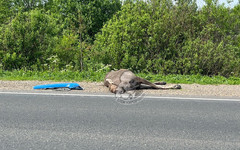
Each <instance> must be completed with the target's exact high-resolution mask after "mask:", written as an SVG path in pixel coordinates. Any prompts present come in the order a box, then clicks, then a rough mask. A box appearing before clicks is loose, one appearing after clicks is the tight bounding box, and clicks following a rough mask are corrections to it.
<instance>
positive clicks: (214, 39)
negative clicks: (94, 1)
mask: <svg viewBox="0 0 240 150" xmlns="http://www.w3.org/2000/svg"><path fill="white" fill-rule="evenodd" d="M238 10H239V5H237V6H236V7H235V8H233V9H230V8H227V7H225V6H224V5H216V4H215V3H214V2H212V1H208V4H207V5H206V6H204V7H203V8H202V9H198V8H197V5H196V3H195V2H194V1H186V2H185V1H179V2H178V3H177V4H176V5H174V4H173V3H172V2H171V1H170V0H161V1H151V2H144V1H137V2H135V3H127V4H125V5H124V6H123V7H122V9H121V11H120V12H118V13H117V14H116V15H115V16H114V17H113V18H112V19H111V20H110V21H108V22H107V24H106V25H105V26H104V27H103V29H102V32H101V33H99V34H98V35H97V36H96V41H95V44H94V51H95V52H96V54H97V56H96V60H98V61H100V62H103V63H104V64H111V65H112V67H113V68H117V69H119V68H130V69H132V70H133V71H135V72H142V71H143V72H153V73H162V74H202V75H223V76H232V75H236V76H237V75H240V67H239V66H240V47H239V42H240V41H239V36H240V35H239V26H240V21H239V17H240V14H239V11H238Z"/></svg>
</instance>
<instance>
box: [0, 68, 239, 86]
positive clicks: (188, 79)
mask: <svg viewBox="0 0 240 150" xmlns="http://www.w3.org/2000/svg"><path fill="white" fill-rule="evenodd" d="M100 66H102V65H100V64H99V67H100ZM109 69H110V68H109V67H103V68H98V69H97V71H91V70H89V71H82V72H77V71H71V70H63V71H56V70H55V71H31V70H23V69H22V70H13V71H3V70H1V69H0V80H39V81H41V80H44V81H45V80H51V81H68V82H80V81H91V82H93V81H97V82H100V81H103V80H104V77H105V75H106V73H107V72H108V71H109ZM137 76H140V77H142V78H145V79H148V80H150V81H152V82H154V81H166V82H167V83H177V84H193V83H197V84H214V85H217V84H226V85H238V84H240V78H237V77H230V78H226V77H222V76H212V77H209V76H201V75H177V74H169V75H161V74H157V75H156V74H151V73H147V74H145V73H139V74H137Z"/></svg>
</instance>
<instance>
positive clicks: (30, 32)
mask: <svg viewBox="0 0 240 150" xmlns="http://www.w3.org/2000/svg"><path fill="white" fill-rule="evenodd" d="M56 23H57V19H56V18H54V17H52V16H51V15H50V14H46V13H43V12H42V10H38V9H35V10H31V11H29V12H20V13H18V14H17V15H16V16H15V17H14V18H13V19H12V21H11V22H10V23H9V24H6V25H3V27H2V28H1V29H0V33H1V34H0V41H1V44H0V49H1V50H2V51H3V56H2V57H3V58H0V59H1V60H2V65H3V69H6V70H11V69H20V68H24V67H26V68H29V69H30V68H31V66H33V65H35V64H37V62H38V63H39V65H41V64H44V63H45V62H46V61H47V58H49V57H50V56H51V54H52V49H53V47H54V46H55V45H54V44H55V43H56V41H57V40H58V37H57V34H58V32H59V28H58V27H57V24H56Z"/></svg>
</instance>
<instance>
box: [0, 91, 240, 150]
mask: <svg viewBox="0 0 240 150" xmlns="http://www.w3.org/2000/svg"><path fill="white" fill-rule="evenodd" d="M55 149H56V150H142V149H146V150H157V149H160V150H188V149H189V150H239V149H240V101H239V102H238V101H225V100H220V101H211V100H210V101H209V100H201V99H186V100H184V99H171V98H167V99H164V98H145V99H144V100H143V101H141V102H139V103H137V104H134V105H121V104H119V103H117V102H116V101H115V99H114V98H113V97H105V96H102V97H98V96H77V95H67V96H63V95H35V94H20V95H19V94H6V93H5V94H0V150H55Z"/></svg>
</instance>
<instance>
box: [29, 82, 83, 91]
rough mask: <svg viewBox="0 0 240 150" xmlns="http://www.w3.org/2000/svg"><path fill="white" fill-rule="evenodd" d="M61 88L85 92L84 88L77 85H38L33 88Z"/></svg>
mask: <svg viewBox="0 0 240 150" xmlns="http://www.w3.org/2000/svg"><path fill="white" fill-rule="evenodd" d="M59 88H69V89H70V90H83V88H82V87H81V86H80V85H79V84H77V83H56V84H45V85H36V86H34V87H33V89H59Z"/></svg>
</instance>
